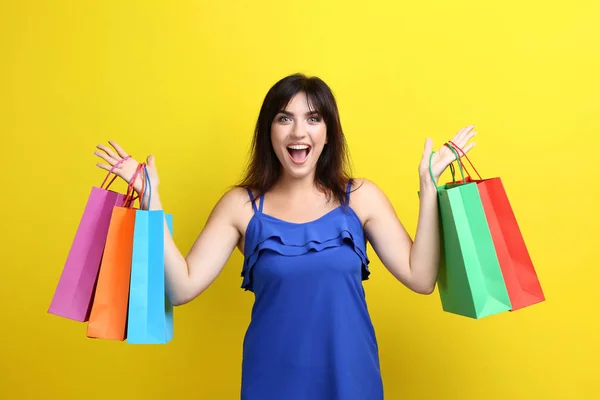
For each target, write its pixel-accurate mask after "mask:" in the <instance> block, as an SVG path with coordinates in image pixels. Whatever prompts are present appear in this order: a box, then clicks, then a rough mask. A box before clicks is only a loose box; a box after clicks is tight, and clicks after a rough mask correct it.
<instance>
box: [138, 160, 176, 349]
mask: <svg viewBox="0 0 600 400" xmlns="http://www.w3.org/2000/svg"><path fill="white" fill-rule="evenodd" d="M144 170H145V171H144V172H145V174H144V176H145V179H146V186H147V190H148V204H150V201H151V197H152V186H151V182H150V180H149V178H148V173H147V171H146V166H145V165H144ZM141 199H145V191H144V192H143V194H142V196H141ZM165 220H166V225H167V227H168V229H169V231H170V232H173V219H172V215H171V214H165V213H164V211H163V210H152V211H148V210H142V209H140V210H136V213H135V228H134V233H133V253H132V260H131V280H130V284H129V311H128V320H127V343H130V344H165V343H168V342H170V341H171V339H173V306H172V304H171V303H170V302H169V299H168V298H167V293H166V285H165V263H164V259H165V256H164V235H165V231H164V229H165Z"/></svg>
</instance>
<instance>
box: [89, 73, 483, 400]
mask: <svg viewBox="0 0 600 400" xmlns="http://www.w3.org/2000/svg"><path fill="white" fill-rule="evenodd" d="M473 135H475V132H474V131H473V128H472V127H467V128H464V129H461V130H460V131H459V132H458V134H457V135H456V136H455V137H454V138H453V139H452V140H453V142H454V143H455V144H456V145H457V146H459V147H461V148H462V149H463V150H464V152H468V151H469V150H470V149H471V148H472V146H473V143H470V144H469V141H470V139H471V138H472V137H473ZM109 143H110V145H111V146H112V148H110V147H108V146H104V145H99V146H98V149H99V151H96V153H95V154H96V155H97V156H99V157H101V158H102V159H103V160H104V161H105V163H101V164H98V166H99V167H100V168H103V169H106V170H109V169H110V168H111V167H112V166H113V165H115V164H116V163H117V162H119V161H120V160H122V159H123V158H125V157H127V156H128V154H127V153H126V152H125V151H124V150H123V149H122V148H121V147H120V146H119V145H118V144H117V143H114V142H109ZM252 151H253V156H252V160H251V163H250V165H249V168H248V171H247V175H246V177H245V179H244V180H243V181H242V182H241V184H239V185H238V186H236V187H235V188H234V189H232V190H230V191H228V192H227V193H225V194H224V195H223V197H222V198H221V199H220V200H219V201H218V202H217V204H216V205H215V207H214V209H213V210H212V212H211V214H210V216H209V218H208V220H207V222H206V225H205V226H204V228H203V229H202V231H201V232H200V235H199V236H198V238H197V240H196V241H195V243H194V245H193V246H192V248H191V250H190V252H189V253H188V254H187V256H183V255H182V253H181V252H180V251H179V250H178V249H177V247H176V246H175V243H174V242H173V239H172V237H171V236H170V234H169V233H168V230H167V229H165V232H166V233H165V270H166V281H167V291H168V293H169V298H170V300H171V302H172V303H173V304H174V305H181V304H185V303H187V302H190V301H191V300H193V299H195V298H196V297H197V296H198V295H200V294H201V293H202V292H203V291H204V290H206V288H208V286H209V285H210V284H211V283H212V282H213V281H214V280H215V279H216V277H217V276H218V275H219V273H220V271H221V270H222V268H223V267H224V265H225V264H226V262H227V260H228V259H229V257H230V255H231V254H232V252H233V251H234V249H235V248H236V247H237V248H238V249H239V251H241V252H242V253H243V254H244V257H245V258H244V265H243V268H242V277H243V279H242V288H243V289H245V290H248V291H252V292H253V293H254V296H255V303H254V306H253V309H252V321H251V323H250V326H249V327H248V331H247V333H246V336H245V339H244V349H243V363H242V389H241V398H242V399H247V400H267V399H277V400H284V399H285V400H295V399H298V400H300V399H302V400H308V399H310V400H336V399H340V400H351V399H360V400H371V399H382V398H383V385H382V380H381V374H380V369H379V356H378V347H377V341H376V337H375V333H374V329H373V326H372V324H371V320H370V317H369V312H368V309H367V304H366V302H365V295H364V290H363V286H362V281H363V280H366V279H368V276H369V269H368V264H369V260H368V258H367V252H366V241H367V240H368V241H369V242H370V243H371V245H372V247H373V249H374V250H375V253H376V254H377V256H378V257H379V259H380V260H381V261H382V263H383V264H384V265H385V267H386V268H387V269H388V270H389V271H390V272H391V273H392V275H393V276H395V277H396V278H397V279H398V280H399V281H400V282H402V283H403V284H404V285H405V286H407V287H408V288H409V289H411V290H413V291H415V292H417V293H422V294H430V293H431V292H432V291H433V290H434V287H435V284H436V278H437V272H438V259H439V253H440V244H439V241H438V235H439V234H438V212H437V192H436V188H435V186H434V184H433V182H432V177H431V174H430V169H429V167H430V161H431V166H432V172H433V179H435V180H437V179H438V178H439V177H440V175H441V174H442V172H443V171H444V170H445V169H446V168H447V167H448V166H449V165H450V164H451V163H452V162H453V161H454V160H455V156H454V153H452V151H451V150H450V149H448V148H446V147H445V146H442V147H441V148H440V150H439V151H438V152H435V153H433V156H432V157H431V159H430V156H431V155H432V142H431V140H430V139H427V141H426V143H425V151H424V153H423V159H422V161H421V163H420V166H419V178H420V210H419V220H418V226H417V232H416V236H415V240H414V243H413V241H412V240H411V238H410V236H409V235H408V233H407V232H406V230H405V229H404V227H403V225H402V223H401V222H400V221H399V220H398V217H397V216H396V213H395V211H394V209H393V208H392V205H391V204H390V202H389V201H388V199H387V197H386V195H385V194H384V193H383V192H382V191H381V189H380V188H378V187H377V186H376V185H375V184H374V183H373V182H371V181H369V180H366V179H351V178H350V177H349V176H348V174H347V169H346V168H347V162H346V161H347V152H346V143H345V139H344V134H343V131H342V126H341V123H340V118H339V115H338V109H337V105H336V101H335V99H334V96H333V94H332V92H331V91H330V89H329V87H328V86H327V85H326V84H325V83H324V82H323V81H322V80H320V79H319V78H316V77H312V78H309V77H306V76H304V75H300V74H295V75H291V76H288V77H286V78H284V79H282V80H280V81H279V82H277V83H276V84H275V85H274V86H273V87H272V88H271V89H270V90H269V92H268V93H267V95H266V98H265V100H264V103H263V105H262V108H261V110H260V114H259V116H258V122H257V124H256V129H255V132H254V139H253V143H252ZM146 162H147V164H148V165H147V168H148V175H149V178H150V180H151V182H152V186H153V195H152V199H151V204H149V205H144V207H149V208H150V209H161V208H162V205H161V200H160V195H158V191H157V187H158V184H159V177H158V174H157V169H156V165H155V160H154V157H153V156H149V157H148V158H147V160H146ZM137 166H138V161H136V160H135V159H133V158H129V159H127V160H126V161H124V162H123V163H122V164H121V165H120V166H119V167H118V168H117V169H116V170H115V174H116V175H118V176H119V177H121V178H123V179H124V180H126V181H128V182H129V180H130V179H131V178H132V177H133V175H134V173H135V170H136V167H137ZM134 189H135V190H136V191H137V192H138V193H140V192H141V189H142V179H141V177H138V178H136V181H135V182H134Z"/></svg>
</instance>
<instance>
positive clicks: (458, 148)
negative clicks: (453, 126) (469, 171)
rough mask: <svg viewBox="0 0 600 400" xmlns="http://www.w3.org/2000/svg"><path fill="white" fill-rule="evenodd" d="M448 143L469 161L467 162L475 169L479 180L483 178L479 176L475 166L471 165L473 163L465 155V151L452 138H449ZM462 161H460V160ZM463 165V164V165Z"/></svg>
mask: <svg viewBox="0 0 600 400" xmlns="http://www.w3.org/2000/svg"><path fill="white" fill-rule="evenodd" d="M448 143H450V144H451V145H452V147H454V148H455V149H456V150H458V151H460V152H461V154H462V155H463V157H465V158H466V159H467V161H468V162H469V164H471V168H473V171H475V173H476V174H477V176H478V177H479V180H481V181H482V180H483V178H482V177H481V175H479V172H478V171H477V168H475V166H474V165H473V163H472V162H471V160H470V159H469V156H468V155H467V153H465V152H464V151H463V149H461V148H460V147H458V146H457V145H456V144H455V143H454V142H453V141H452V140H450V141H449V142H448ZM461 163H462V161H461ZM463 166H464V165H463Z"/></svg>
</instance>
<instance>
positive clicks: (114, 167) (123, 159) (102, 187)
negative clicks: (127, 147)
mask: <svg viewBox="0 0 600 400" xmlns="http://www.w3.org/2000/svg"><path fill="white" fill-rule="evenodd" d="M130 157H131V156H126V157H124V158H122V159H121V160H119V161H118V162H117V163H116V164H115V165H113V166H112V168H111V169H110V171H108V174H106V177H105V178H104V181H103V182H102V185H100V189H104V190H108V188H109V187H110V185H112V183H113V182H114V181H115V179H117V175H115V176H113V178H112V179H111V181H110V182H109V183H108V186H106V187H104V184H105V183H106V180H107V179H108V177H109V176H110V175H111V174H112V173H113V171H114V170H115V169H116V168H117V167H119V165H121V164H122V163H123V162H124V161H126V160H128V159H129V158H130Z"/></svg>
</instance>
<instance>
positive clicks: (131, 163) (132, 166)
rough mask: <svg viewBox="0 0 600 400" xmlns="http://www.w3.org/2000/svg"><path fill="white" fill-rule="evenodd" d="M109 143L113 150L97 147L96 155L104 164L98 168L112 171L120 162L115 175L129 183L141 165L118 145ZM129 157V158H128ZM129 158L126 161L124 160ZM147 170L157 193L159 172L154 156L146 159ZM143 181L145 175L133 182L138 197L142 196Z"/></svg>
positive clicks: (153, 188)
mask: <svg viewBox="0 0 600 400" xmlns="http://www.w3.org/2000/svg"><path fill="white" fill-rule="evenodd" d="M108 143H109V144H110V145H111V147H112V148H110V147H108V146H105V145H103V144H99V145H98V146H96V147H97V149H98V150H97V151H95V152H94V154H95V155H96V156H98V157H100V158H101V159H102V160H103V161H104V162H103V163H98V164H96V166H97V167H98V168H102V169H104V170H107V171H110V170H111V169H112V168H113V167H114V166H115V165H116V164H117V163H119V162H120V161H122V162H121V164H119V165H118V166H117V167H116V168H114V170H113V173H114V174H115V175H117V176H118V177H119V178H121V179H123V180H124V181H125V182H127V183H129V181H130V180H131V178H132V177H133V176H134V174H135V171H136V169H137V167H138V165H139V162H138V161H137V160H135V159H134V158H133V157H131V156H129V155H128V154H127V152H126V151H125V150H123V149H122V148H121V146H119V145H118V144H117V143H115V142H113V141H111V140H109V141H108ZM128 156H129V158H127V157H128ZM125 158H127V159H126V160H125V161H123V159H125ZM146 164H147V166H146V169H147V170H148V177H149V178H150V182H151V184H152V190H153V191H155V190H156V188H157V187H158V181H159V179H158V172H157V170H156V164H155V162H154V156H149V157H148V158H147V159H146ZM142 179H143V174H138V176H137V177H136V179H135V182H133V185H132V186H133V190H135V191H136V192H137V193H138V195H139V194H141V191H142Z"/></svg>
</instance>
